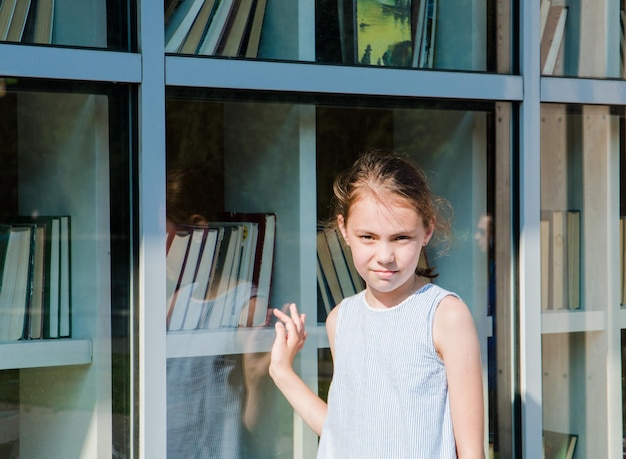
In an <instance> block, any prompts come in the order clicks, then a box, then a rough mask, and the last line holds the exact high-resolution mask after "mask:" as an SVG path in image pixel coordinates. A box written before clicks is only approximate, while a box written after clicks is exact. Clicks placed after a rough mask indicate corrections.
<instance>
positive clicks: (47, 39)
mask: <svg viewBox="0 0 626 459" xmlns="http://www.w3.org/2000/svg"><path fill="white" fill-rule="evenodd" d="M53 22H54V0H36V1H35V2H33V4H31V7H30V12H29V14H28V19H27V21H26V28H25V30H24V37H25V38H24V39H22V41H27V42H29V43H42V44H50V43H52V24H53Z"/></svg>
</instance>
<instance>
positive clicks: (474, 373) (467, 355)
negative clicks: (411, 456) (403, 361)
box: [433, 296, 485, 459]
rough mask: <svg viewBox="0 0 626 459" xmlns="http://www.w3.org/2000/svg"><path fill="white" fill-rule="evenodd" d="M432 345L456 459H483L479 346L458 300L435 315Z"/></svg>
mask: <svg viewBox="0 0 626 459" xmlns="http://www.w3.org/2000/svg"><path fill="white" fill-rule="evenodd" d="M433 341H434V343H435V347H436V349H437V352H438V353H439V355H440V356H441V358H442V359H443V361H444V364H445V367H446V374H447V378H448V392H449V396H450V411H451V415H452V428H453V430H454V438H455V441H456V449H457V455H458V457H459V459H464V458H481V459H482V458H484V457H485V456H484V451H485V443H484V422H485V421H484V405H483V381H482V367H481V361H480V346H479V342H478V335H477V333H476V328H475V326H474V320H473V318H472V315H471V313H470V311H469V309H468V308H467V306H466V305H465V304H464V303H463V302H462V301H461V300H459V299H458V298H456V297H453V296H448V297H446V298H444V299H443V300H442V302H441V304H440V305H439V307H438V308H437V311H436V312H435V321H434V324H433Z"/></svg>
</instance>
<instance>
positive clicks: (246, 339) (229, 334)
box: [167, 325, 328, 359]
mask: <svg viewBox="0 0 626 459" xmlns="http://www.w3.org/2000/svg"><path fill="white" fill-rule="evenodd" d="M308 333H309V336H308V338H307V342H308V344H309V345H313V346H316V347H318V348H319V347H328V337H327V336H326V327H325V326H324V325H317V326H313V327H308ZM275 336H276V333H275V331H274V327H262V328H240V329H236V330H235V329H223V330H193V331H177V332H170V333H168V334H167V358H168V359H169V358H178V357H200V356H203V355H228V354H243V353H248V352H269V351H270V350H271V349H272V344H273V343H274V337H275Z"/></svg>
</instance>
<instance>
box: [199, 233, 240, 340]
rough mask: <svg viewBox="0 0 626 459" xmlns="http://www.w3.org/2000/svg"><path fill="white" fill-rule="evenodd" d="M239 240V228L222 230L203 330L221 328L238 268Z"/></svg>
mask: <svg viewBox="0 0 626 459" xmlns="http://www.w3.org/2000/svg"><path fill="white" fill-rule="evenodd" d="M241 238H242V233H241V229H240V227H239V226H231V227H226V228H224V238H223V240H222V244H221V245H220V251H219V253H218V258H217V265H216V269H215V278H214V279H213V281H212V283H211V291H210V292H209V300H210V301H211V302H212V304H211V307H210V311H208V315H207V317H206V321H205V323H204V324H203V327H204V328H208V329H217V328H221V326H222V318H223V317H224V310H225V309H226V306H227V304H228V299H229V298H228V295H229V291H231V290H230V289H231V288H232V285H233V276H234V275H233V273H236V272H237V270H238V267H239V266H238V263H239V257H240V251H241Z"/></svg>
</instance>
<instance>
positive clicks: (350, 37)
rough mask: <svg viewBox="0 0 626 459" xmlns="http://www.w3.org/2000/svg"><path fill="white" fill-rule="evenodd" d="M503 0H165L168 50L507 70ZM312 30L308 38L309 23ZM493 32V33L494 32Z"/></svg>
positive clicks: (507, 10)
mask: <svg viewBox="0 0 626 459" xmlns="http://www.w3.org/2000/svg"><path fill="white" fill-rule="evenodd" d="M510 9H511V6H510V1H506V0H501V1H500V0H499V1H495V2H486V1H484V0H472V1H469V2H460V3H459V2H456V3H450V2H443V1H438V0H421V1H420V0H358V1H347V0H345V1H344V0H316V1H315V4H314V7H312V5H310V4H309V3H308V2H273V1H267V0H219V1H214V0H208V1H203V0H183V1H178V0H168V1H166V2H165V50H166V52H168V53H182V54H190V55H211V56H228V57H241V58H247V59H255V58H258V59H278V60H299V61H316V62H325V63H332V64H348V65H354V64H360V65H382V66H391V67H413V68H434V69H458V70H480V71H498V72H504V73H506V72H510V70H511V69H510V46H511V40H510V25H509V24H510V18H511V16H510ZM313 29H314V32H315V37H313V36H312V35H310V34H309V30H313ZM496 35H497V38H496Z"/></svg>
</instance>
